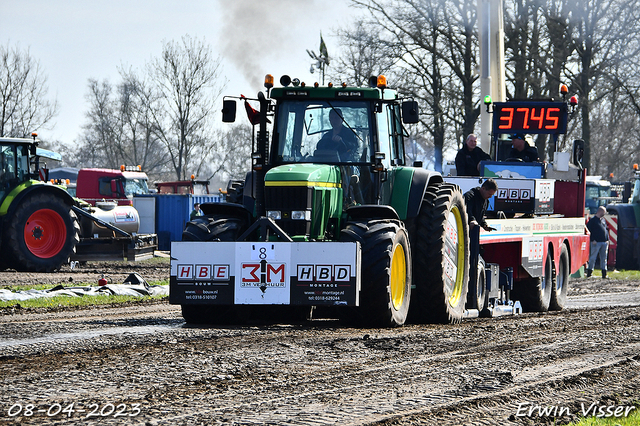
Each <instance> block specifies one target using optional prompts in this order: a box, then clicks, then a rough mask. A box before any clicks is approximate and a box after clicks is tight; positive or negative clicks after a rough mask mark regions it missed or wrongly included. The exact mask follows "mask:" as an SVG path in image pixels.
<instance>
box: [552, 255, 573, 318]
mask: <svg viewBox="0 0 640 426" xmlns="http://www.w3.org/2000/svg"><path fill="white" fill-rule="evenodd" d="M570 272H571V264H570V262H569V250H568V249H567V246H566V245H564V244H563V245H562V249H561V250H560V258H559V259H558V268H557V271H556V279H555V285H553V291H552V292H551V302H550V303H549V310H552V311H561V310H562V309H563V308H564V307H565V305H566V303H567V293H568V291H569V280H570V278H569V273H570Z"/></svg>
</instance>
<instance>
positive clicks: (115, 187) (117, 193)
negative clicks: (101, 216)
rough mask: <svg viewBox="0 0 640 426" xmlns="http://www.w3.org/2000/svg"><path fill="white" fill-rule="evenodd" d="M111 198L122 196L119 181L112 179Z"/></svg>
mask: <svg viewBox="0 0 640 426" xmlns="http://www.w3.org/2000/svg"><path fill="white" fill-rule="evenodd" d="M114 194H115V195H114ZM111 196H112V197H118V196H120V191H119V190H118V180H117V179H111Z"/></svg>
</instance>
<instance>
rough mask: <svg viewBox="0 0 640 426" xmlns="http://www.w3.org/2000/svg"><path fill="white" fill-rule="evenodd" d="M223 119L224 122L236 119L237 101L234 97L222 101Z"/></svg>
mask: <svg viewBox="0 0 640 426" xmlns="http://www.w3.org/2000/svg"><path fill="white" fill-rule="evenodd" d="M222 121H223V122H224V123H233V122H234V121H236V101H234V100H233V99H227V100H224V101H222Z"/></svg>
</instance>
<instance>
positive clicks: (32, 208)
mask: <svg viewBox="0 0 640 426" xmlns="http://www.w3.org/2000/svg"><path fill="white" fill-rule="evenodd" d="M4 235H5V236H4V242H3V246H4V251H5V253H6V256H7V258H8V261H7V262H6V265H7V266H8V267H10V268H14V269H16V270H18V271H31V272H51V271H53V270H56V269H59V268H60V266H62V265H63V264H64V263H68V262H69V258H70V256H71V254H72V253H74V252H75V249H76V245H77V244H78V243H79V242H80V225H79V224H78V220H77V217H76V215H75V213H74V212H73V211H72V210H71V207H70V206H69V205H68V204H66V203H65V202H64V200H63V199H62V198H61V197H57V196H56V195H55V194H50V193H40V194H34V195H32V196H30V197H28V198H26V199H24V200H22V201H20V205H19V206H18V208H17V209H16V210H15V211H14V213H13V217H11V218H10V219H9V221H8V224H7V228H6V229H5V234H4Z"/></svg>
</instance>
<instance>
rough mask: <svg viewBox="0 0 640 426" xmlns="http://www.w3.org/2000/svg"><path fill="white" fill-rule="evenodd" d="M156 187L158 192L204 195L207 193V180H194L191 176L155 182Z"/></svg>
mask: <svg viewBox="0 0 640 426" xmlns="http://www.w3.org/2000/svg"><path fill="white" fill-rule="evenodd" d="M156 188H158V193H160V194H192V195H206V194H209V181H208V180H195V179H194V177H193V176H192V178H191V180H181V181H176V182H158V183H156Z"/></svg>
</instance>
